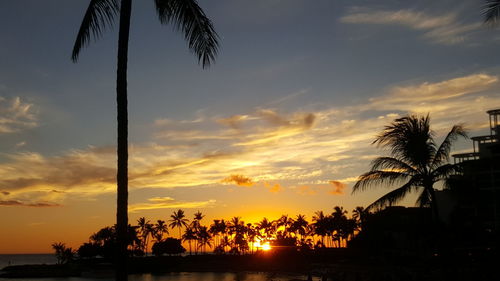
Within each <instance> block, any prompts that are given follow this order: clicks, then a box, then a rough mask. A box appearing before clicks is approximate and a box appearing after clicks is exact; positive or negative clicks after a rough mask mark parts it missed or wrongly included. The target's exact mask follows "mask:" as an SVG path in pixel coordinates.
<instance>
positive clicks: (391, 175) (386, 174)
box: [352, 170, 410, 194]
mask: <svg viewBox="0 0 500 281" xmlns="http://www.w3.org/2000/svg"><path fill="white" fill-rule="evenodd" d="M408 177H410V175H409V174H406V173H402V172H397V171H378V170H377V171H370V172H367V173H364V174H362V175H361V176H359V178H358V181H357V182H356V184H354V186H353V188H352V193H353V194H354V193H355V192H358V191H360V190H365V189H366V188H367V187H369V186H372V185H381V184H389V185H392V184H394V183H396V182H399V181H403V180H406V179H407V178H408Z"/></svg>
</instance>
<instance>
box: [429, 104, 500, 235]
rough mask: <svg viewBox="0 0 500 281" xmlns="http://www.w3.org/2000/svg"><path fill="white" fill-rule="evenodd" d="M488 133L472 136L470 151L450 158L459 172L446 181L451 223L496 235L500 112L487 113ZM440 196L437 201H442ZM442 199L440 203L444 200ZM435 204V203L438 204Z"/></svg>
mask: <svg viewBox="0 0 500 281" xmlns="http://www.w3.org/2000/svg"><path fill="white" fill-rule="evenodd" d="M487 114H488V115H489V126H490V134H489V135H485V136H475V137H472V138H471V139H472V141H473V152H469V153H460V154H454V155H452V156H453V157H454V162H455V164H458V165H459V166H460V167H461V171H460V172H459V173H458V174H457V175H455V176H453V177H452V178H451V179H450V184H449V186H450V191H452V194H453V196H452V198H453V201H455V203H456V204H455V207H454V210H453V213H452V215H451V219H450V220H451V221H452V222H453V223H455V224H462V225H463V226H464V227H473V228H476V229H483V230H485V231H487V232H492V233H498V231H499V228H500V109H495V110H489V111H487ZM444 197H445V196H442V197H441V198H442V199H444V200H446V199H445V198H444ZM444 200H443V201H444ZM438 202H439V201H438Z"/></svg>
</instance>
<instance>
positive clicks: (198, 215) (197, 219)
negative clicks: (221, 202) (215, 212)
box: [191, 211, 205, 229]
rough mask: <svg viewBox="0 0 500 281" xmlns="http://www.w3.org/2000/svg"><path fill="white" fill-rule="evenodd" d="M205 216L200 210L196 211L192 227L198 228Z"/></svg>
mask: <svg viewBox="0 0 500 281" xmlns="http://www.w3.org/2000/svg"><path fill="white" fill-rule="evenodd" d="M204 217H205V215H203V214H202V213H201V212H200V211H198V212H196V213H194V218H193V221H192V222H191V227H193V228H194V229H198V228H199V227H200V226H201V225H200V221H201V220H202V219H203V218H204Z"/></svg>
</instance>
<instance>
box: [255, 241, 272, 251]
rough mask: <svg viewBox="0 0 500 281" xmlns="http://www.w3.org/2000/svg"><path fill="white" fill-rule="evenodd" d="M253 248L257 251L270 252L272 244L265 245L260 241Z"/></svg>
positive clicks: (265, 243) (266, 243)
mask: <svg viewBox="0 0 500 281" xmlns="http://www.w3.org/2000/svg"><path fill="white" fill-rule="evenodd" d="M253 246H254V247H255V248H256V249H257V250H263V251H269V250H271V244H270V243H269V242H264V243H263V244H261V243H260V241H256V242H254V243H253Z"/></svg>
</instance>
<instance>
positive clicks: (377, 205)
mask: <svg viewBox="0 0 500 281" xmlns="http://www.w3.org/2000/svg"><path fill="white" fill-rule="evenodd" d="M433 135H434V133H433V132H432V131H431V129H430V118H429V115H427V116H420V117H418V116H414V115H411V116H405V117H402V118H398V119H396V120H394V121H393V122H392V123H391V124H390V125H389V126H386V127H385V129H384V130H383V131H382V133H381V134H380V135H378V136H377V137H376V139H375V141H374V142H373V144H377V145H378V146H382V147H387V148H389V149H390V153H391V156H388V157H378V158H377V159H375V160H373V161H372V164H371V165H372V168H371V170H370V171H369V172H367V173H364V174H362V175H361V176H359V178H358V181H357V182H356V184H355V185H354V187H353V191H352V192H353V193H356V192H358V191H362V190H365V189H366V188H367V187H370V186H374V185H381V184H389V185H394V184H398V183H403V185H401V186H399V187H398V188H396V189H395V190H393V191H391V192H389V193H387V194H386V195H384V196H382V197H380V198H379V199H378V200H376V201H375V202H373V203H372V204H370V205H369V206H368V207H367V208H366V210H368V211H369V210H371V209H381V208H383V207H386V206H391V205H392V204H394V203H397V202H399V201H400V200H401V199H403V198H404V197H405V196H406V195H407V194H409V193H410V192H414V191H417V190H420V191H421V192H420V195H419V197H418V200H417V204H418V205H419V206H421V207H425V206H430V207H431V208H432V214H433V217H434V219H435V220H438V219H439V212H438V208H437V202H436V198H435V190H434V183H436V182H438V181H440V180H444V179H446V178H447V177H448V176H449V175H451V174H453V173H455V172H456V171H457V166H456V165H453V164H448V163H447V162H448V158H449V153H450V149H451V146H452V144H453V142H454V141H455V140H456V139H457V138H458V137H465V138H466V137H467V134H466V131H465V129H464V128H463V126H462V125H455V126H453V127H452V129H451V130H450V132H449V133H448V134H447V135H446V137H445V139H444V140H443V142H442V143H441V145H439V146H437V144H436V142H435V140H434V137H433Z"/></svg>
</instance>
